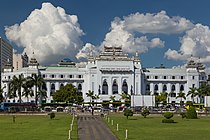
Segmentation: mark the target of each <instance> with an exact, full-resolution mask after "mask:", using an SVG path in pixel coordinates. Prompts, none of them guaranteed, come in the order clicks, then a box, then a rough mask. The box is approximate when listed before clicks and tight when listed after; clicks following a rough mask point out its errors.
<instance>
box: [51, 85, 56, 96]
mask: <svg viewBox="0 0 210 140" xmlns="http://www.w3.org/2000/svg"><path fill="white" fill-rule="evenodd" d="M54 92H55V84H51V92H50V95H51V96H52V95H53V93H54Z"/></svg>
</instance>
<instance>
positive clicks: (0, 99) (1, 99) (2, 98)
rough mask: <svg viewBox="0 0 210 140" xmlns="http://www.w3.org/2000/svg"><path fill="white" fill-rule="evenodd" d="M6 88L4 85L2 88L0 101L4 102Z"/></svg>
mask: <svg viewBox="0 0 210 140" xmlns="http://www.w3.org/2000/svg"><path fill="white" fill-rule="evenodd" d="M4 88H5V87H3V88H1V89H0V102H3V100H4V96H3V93H4Z"/></svg>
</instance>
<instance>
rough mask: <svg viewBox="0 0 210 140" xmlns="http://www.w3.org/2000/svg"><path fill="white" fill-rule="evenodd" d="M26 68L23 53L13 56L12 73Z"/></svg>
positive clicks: (25, 58) (26, 64) (26, 62)
mask: <svg viewBox="0 0 210 140" xmlns="http://www.w3.org/2000/svg"><path fill="white" fill-rule="evenodd" d="M27 66H28V56H27V54H26V53H25V54H24V55H22V54H16V53H14V54H13V67H14V69H13V71H16V70H19V69H20V68H23V67H27Z"/></svg>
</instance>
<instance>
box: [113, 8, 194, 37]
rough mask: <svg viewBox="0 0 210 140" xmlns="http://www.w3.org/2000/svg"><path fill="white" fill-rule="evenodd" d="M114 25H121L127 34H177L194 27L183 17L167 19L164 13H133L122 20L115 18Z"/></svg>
mask: <svg viewBox="0 0 210 140" xmlns="http://www.w3.org/2000/svg"><path fill="white" fill-rule="evenodd" d="M114 22H115V23H117V24H118V25H119V24H122V25H124V27H125V30H127V31H129V32H140V33H163V34H174V33H175V34H177V33H182V32H185V31H187V30H189V29H191V28H193V27H194V25H193V23H191V22H190V21H189V20H187V19H186V18H183V17H179V16H173V17H169V16H168V15H167V13H166V12H165V11H161V12H159V13H156V14H151V13H146V14H141V13H138V12H137V13H135V14H131V15H129V16H127V17H124V18H123V20H120V19H119V18H116V19H115V21H114Z"/></svg>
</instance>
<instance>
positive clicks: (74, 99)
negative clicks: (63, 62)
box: [53, 84, 83, 104]
mask: <svg viewBox="0 0 210 140" xmlns="http://www.w3.org/2000/svg"><path fill="white" fill-rule="evenodd" d="M53 100H54V101H56V102H66V103H72V104H73V103H76V104H80V103H82V102H83V98H82V96H81V94H80V93H79V92H78V90H77V88H75V87H74V86H73V85H72V84H67V85H66V86H63V87H61V88H60V89H59V90H57V91H56V92H55V93H54V94H53Z"/></svg>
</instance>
